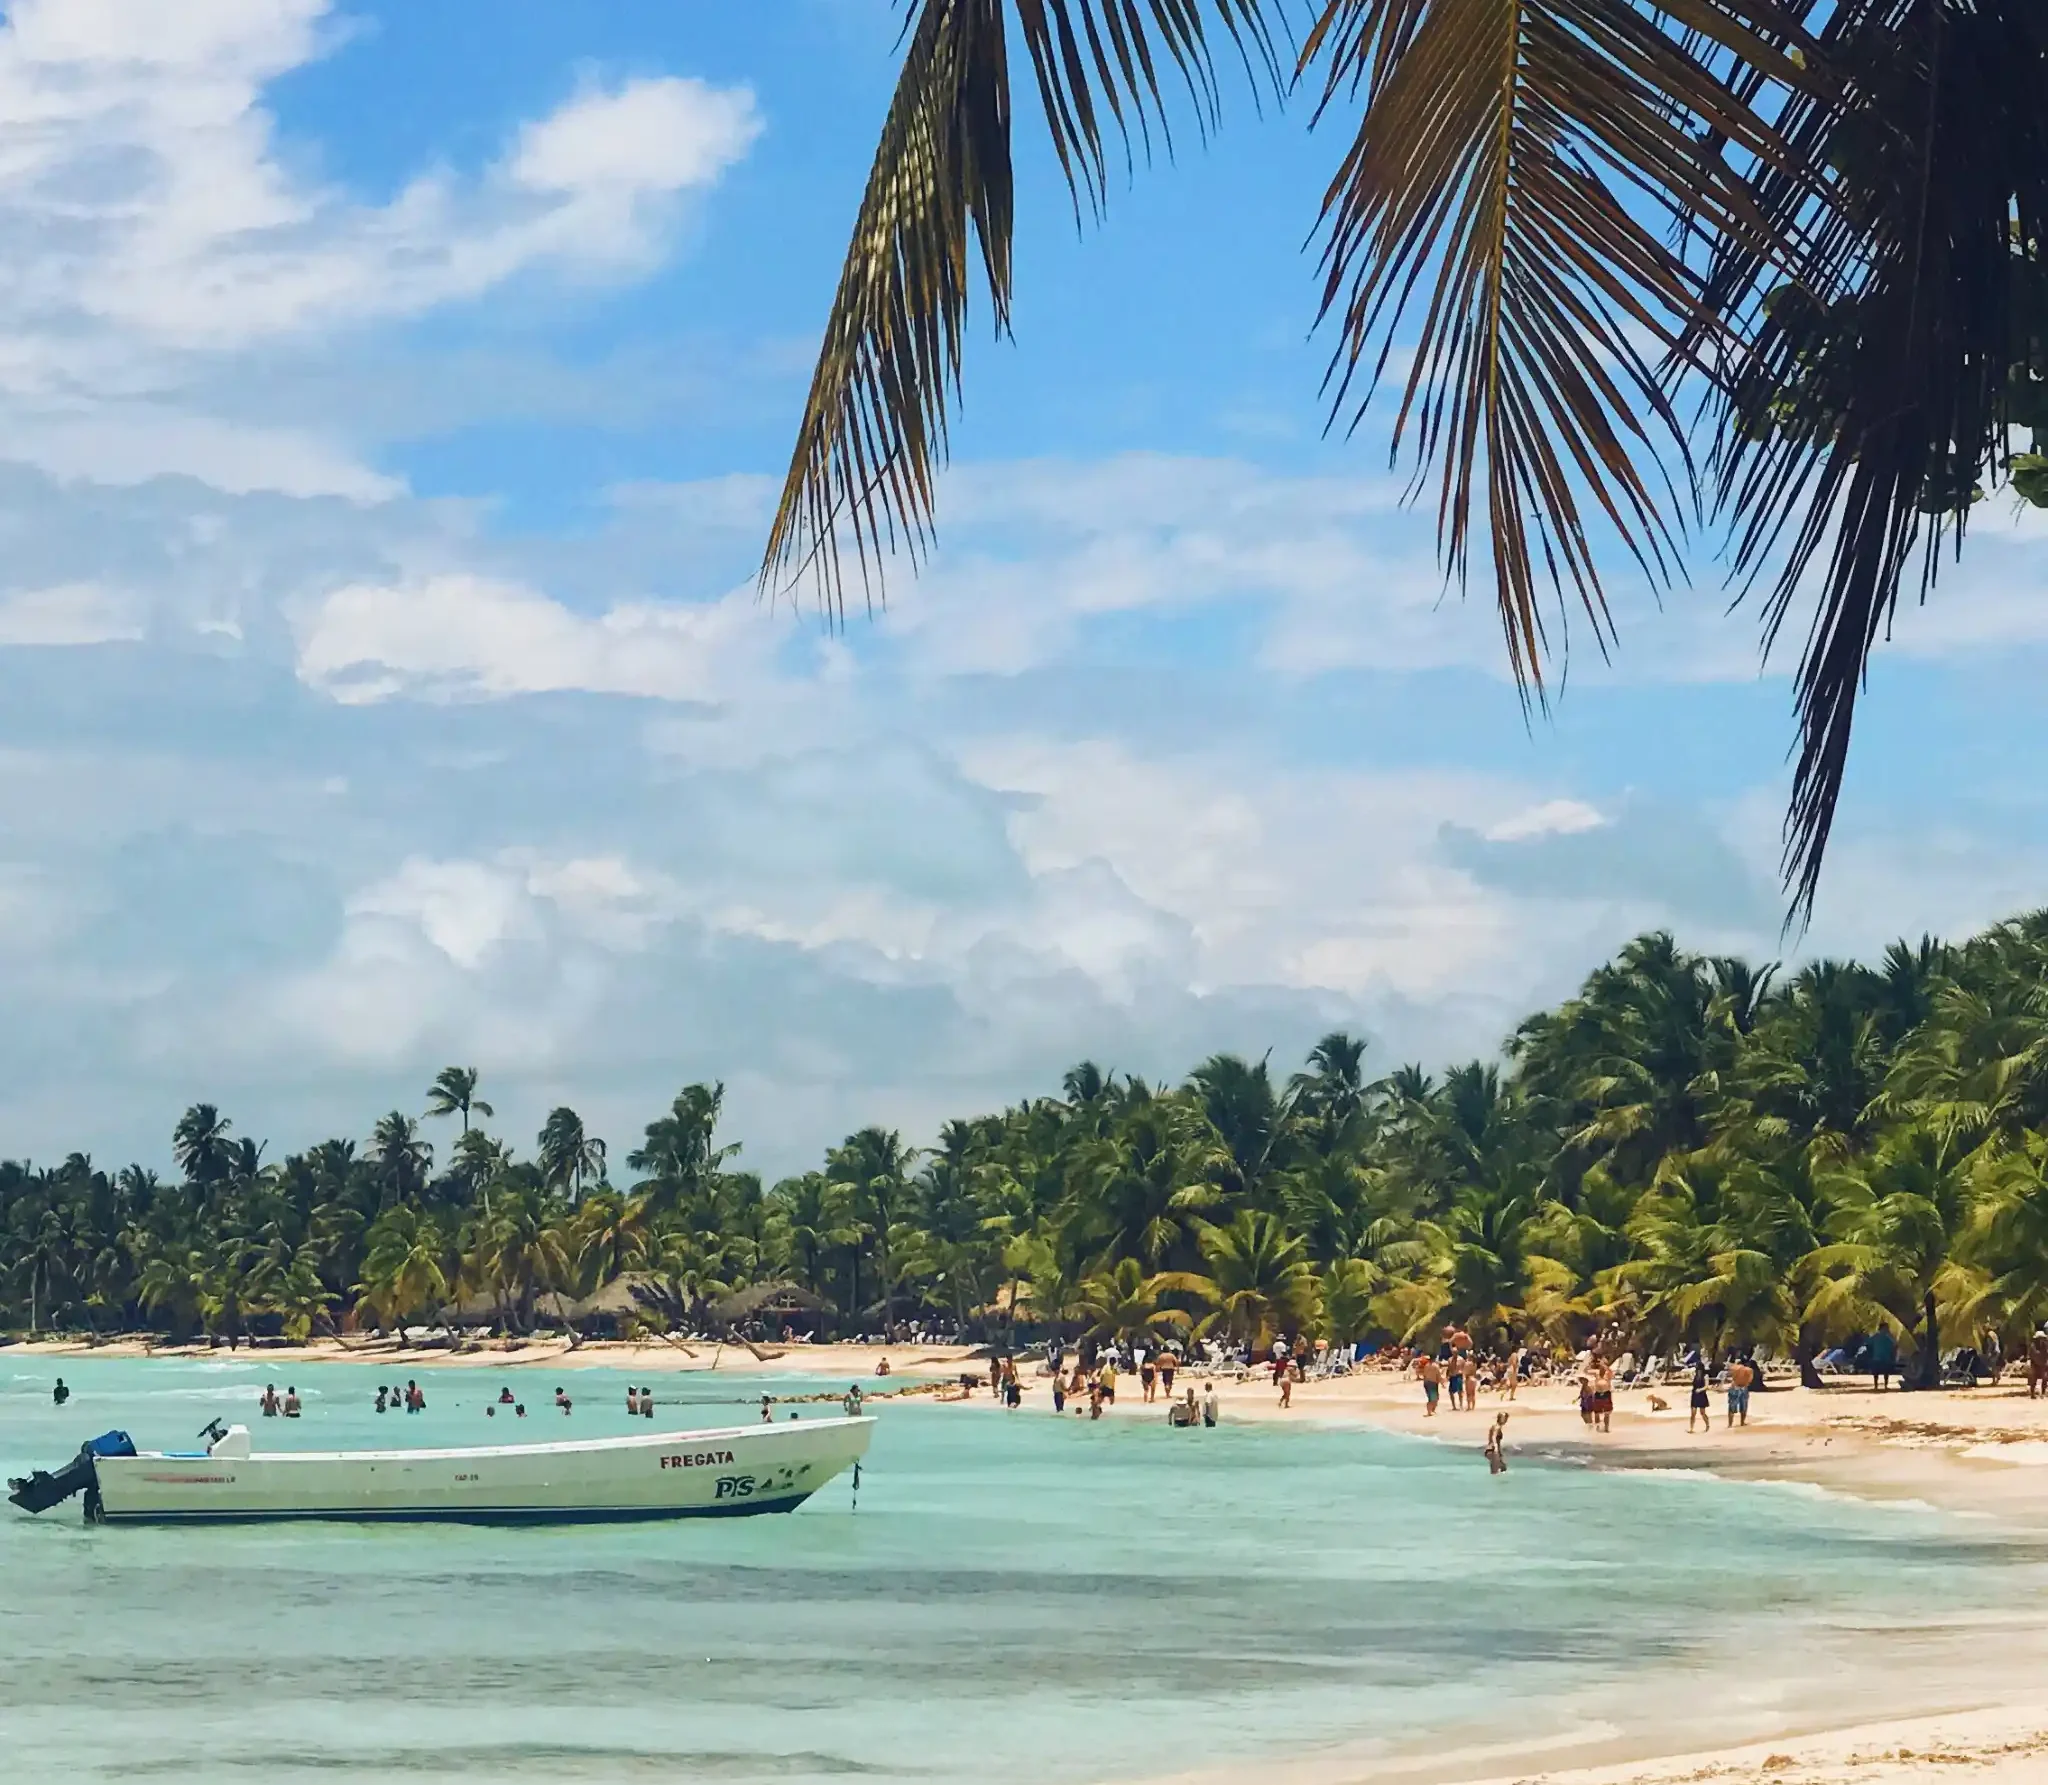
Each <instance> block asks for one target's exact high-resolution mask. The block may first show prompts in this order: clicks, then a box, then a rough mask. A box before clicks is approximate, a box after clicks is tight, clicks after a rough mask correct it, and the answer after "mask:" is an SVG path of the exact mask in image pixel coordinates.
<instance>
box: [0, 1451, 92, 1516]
mask: <svg viewBox="0 0 2048 1785" xmlns="http://www.w3.org/2000/svg"><path fill="white" fill-rule="evenodd" d="M99 1479H100V1478H99V1472H98V1471H97V1470H96V1469H95V1468H94V1467H93V1454H92V1446H91V1445H90V1444H86V1445H82V1446H81V1447H80V1448H79V1452H78V1454H77V1455H76V1456H75V1457H73V1458H72V1459H71V1461H70V1462H68V1463H66V1464H65V1465H64V1467H63V1468H61V1469H59V1470H57V1471H56V1472H55V1473H54V1474H53V1473H52V1472H51V1471H50V1470H48V1469H38V1470H37V1471H36V1472H35V1473H34V1474H33V1475H23V1476H17V1477H15V1478H13V1479H12V1480H10V1481H9V1482H8V1484H7V1486H8V1490H9V1492H8V1495H7V1497H8V1499H10V1500H12V1501H13V1502H14V1503H15V1505H17V1506H19V1507H20V1508H21V1509H22V1511H23V1512H48V1511H49V1510H50V1508H51V1507H53V1506H55V1505H57V1504H58V1503H59V1502H60V1501H64V1500H68V1499H70V1498H71V1496H72V1495H73V1494H75V1493H78V1492H80V1491H82V1490H83V1489H85V1488H93V1489H95V1490H97V1489H98V1487H99Z"/></svg>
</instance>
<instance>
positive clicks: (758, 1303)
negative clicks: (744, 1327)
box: [704, 1283, 839, 1327]
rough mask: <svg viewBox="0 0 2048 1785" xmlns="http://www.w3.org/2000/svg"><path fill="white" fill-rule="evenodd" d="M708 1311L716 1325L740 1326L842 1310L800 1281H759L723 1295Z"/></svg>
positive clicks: (711, 1320)
mask: <svg viewBox="0 0 2048 1785" xmlns="http://www.w3.org/2000/svg"><path fill="white" fill-rule="evenodd" d="M704 1312H705V1318H706V1319H708V1320H709V1321H710V1323H711V1324H712V1326H713V1327H729V1326H738V1325H739V1324H740V1322H741V1321H743V1320H758V1319H769V1320H779V1319H787V1318H788V1317H789V1316H791V1315H815V1314H836V1313H838V1312H839V1310H838V1309H837V1308H835V1307H834V1306H833V1305H832V1304H831V1303H830V1302H828V1301H827V1300H826V1299H825V1298H824V1297H823V1296H821V1295H813V1294H812V1293H811V1292H810V1291H809V1290H808V1289H806V1288H804V1287H803V1285H802V1284H800V1283H756V1284H754V1285H753V1287H752V1288H749V1289H741V1290H737V1291H735V1292H734V1293H733V1294H731V1295H726V1296H721V1297H719V1299H718V1300H717V1301H715V1302H713V1303H711V1304H710V1306H709V1307H707V1308H706V1309H705V1311H704Z"/></svg>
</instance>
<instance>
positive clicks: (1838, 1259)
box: [1807, 1125, 1979, 1388]
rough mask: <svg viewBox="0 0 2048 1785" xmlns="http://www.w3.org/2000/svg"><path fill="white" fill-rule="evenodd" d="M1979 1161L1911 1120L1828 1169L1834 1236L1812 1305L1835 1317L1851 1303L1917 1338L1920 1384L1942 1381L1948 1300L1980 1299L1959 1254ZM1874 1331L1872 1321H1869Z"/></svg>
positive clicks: (1818, 1271) (1815, 1257)
mask: <svg viewBox="0 0 2048 1785" xmlns="http://www.w3.org/2000/svg"><path fill="white" fill-rule="evenodd" d="M1975 1165H1976V1161H1974V1160H1973V1159H1972V1158H1971V1157H1970V1156H1969V1155H1968V1154H1967V1153H1964V1152H1962V1151H1961V1150H1959V1149H1958V1148H1957V1147H1956V1146H1955V1145H1954V1143H1953V1142H1952V1141H1950V1140H1948V1139H1947V1138H1945V1137H1944V1136H1943V1135H1942V1134H1940V1133H1938V1132H1937V1131H1935V1130H1934V1129H1931V1128H1925V1127H1920V1126H1917V1125H1915V1126H1910V1127H1906V1128H1902V1129H1899V1130H1896V1131H1895V1132H1893V1133H1891V1134H1889V1135H1887V1136H1886V1137H1885V1138H1884V1139H1883V1140H1882V1141H1880V1142H1879V1143H1878V1146H1877V1149H1876V1151H1875V1152H1874V1153H1873V1154H1872V1155H1871V1157H1870V1158H1869V1159H1868V1160H1866V1161H1859V1162H1857V1163H1856V1164H1854V1165H1850V1166H1845V1167H1843V1168H1842V1169H1840V1170H1838V1171H1834V1172H1831V1173H1829V1174H1827V1175H1826V1176H1825V1177H1824V1178H1823V1179H1822V1183H1821V1188H1822V1192H1823V1194H1824V1195H1825V1196H1826V1198H1827V1200H1828V1202H1829V1204H1830V1213H1829V1215H1828V1218H1827V1233H1828V1239H1827V1242H1826V1243H1825V1244H1823V1245H1821V1246H1818V1247H1816V1248H1815V1249H1814V1251H1813V1253H1812V1254H1811V1257H1810V1261H1809V1264H1808V1267H1807V1268H1808V1272H1809V1274H1810V1276H1811V1277H1812V1279H1813V1282H1814V1284H1815V1289H1814V1293H1813V1297H1812V1303H1811V1305H1812V1306H1813V1307H1814V1309H1815V1311H1816V1313H1817V1314H1819V1315H1820V1316H1822V1317H1826V1316H1827V1314H1828V1312H1829V1310H1830V1308H1831V1306H1832V1305H1836V1304H1845V1303H1846V1304H1849V1305H1850V1306H1852V1307H1853V1308H1854V1310H1855V1311H1856V1312H1858V1313H1862V1314H1874V1315H1875V1316H1876V1317H1877V1318H1878V1319H1879V1320H1881V1321H1882V1322H1883V1323H1884V1324H1885V1325H1887V1326H1890V1327H1891V1328H1892V1329H1893V1331H1895V1332H1896V1333H1897V1334H1898V1335H1899V1336H1900V1337H1901V1338H1903V1339H1905V1340H1906V1341H1907V1342H1908V1343H1909V1344H1911V1345H1912V1346H1913V1347H1914V1348H1915V1350H1916V1352H1917V1354H1918V1359H1919V1378H1920V1382H1919V1386H1921V1387H1922V1388H1934V1387H1936V1386H1937V1385H1938V1384H1939V1383H1940V1380H1941V1304H1942V1302H1944V1301H1948V1302H1950V1303H1951V1304H1962V1303H1965V1302H1967V1303H1969V1304H1971V1305H1975V1304H1976V1303H1977V1301H1978V1299H1979V1297H1978V1286H1977V1285H1976V1284H1975V1283H1974V1282H1973V1281H1972V1280H1971V1278H1970V1276H1969V1273H1968V1270H1967V1267H1966V1266H1965V1265H1964V1264H1963V1262H1962V1260H1961V1259H1960V1258H1959V1257H1958V1256H1957V1251H1958V1242H1959V1241H1961V1240H1962V1239H1963V1236H1964V1233H1965V1229H1966V1226H1967V1224H1968V1222H1969V1219H1970V1216H1971V1211H1972V1206H1973V1201H1974V1196H1973V1183H1972V1178H1973V1173H1974V1170H1975ZM1866 1330H1867V1329H1866Z"/></svg>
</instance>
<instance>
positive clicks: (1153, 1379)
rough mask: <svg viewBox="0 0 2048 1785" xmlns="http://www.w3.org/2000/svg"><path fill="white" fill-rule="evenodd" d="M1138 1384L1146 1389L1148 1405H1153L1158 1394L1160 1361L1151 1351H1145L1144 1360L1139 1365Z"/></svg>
mask: <svg viewBox="0 0 2048 1785" xmlns="http://www.w3.org/2000/svg"><path fill="white" fill-rule="evenodd" d="M1138 1386H1139V1387H1140V1388H1142V1389H1143V1390H1144V1391H1145V1402H1146V1405H1147V1406H1149V1405H1151V1403H1152V1402H1153V1401H1154V1400H1155V1399H1156V1398H1157V1396H1158V1390H1159V1363H1158V1360H1157V1359H1156V1358H1154V1357H1153V1355H1152V1353H1151V1352H1149V1351H1148V1352H1146V1353H1145V1357H1144V1361H1143V1362H1142V1363H1140V1364H1139V1365H1138Z"/></svg>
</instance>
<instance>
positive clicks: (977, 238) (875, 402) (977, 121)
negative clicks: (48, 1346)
mask: <svg viewBox="0 0 2048 1785" xmlns="http://www.w3.org/2000/svg"><path fill="white" fill-rule="evenodd" d="M915 4H916V10H915V13H914V16H913V17H912V18H911V20H910V21H909V23H908V25H907V27H906V32H905V47H904V58H903V68H902V72H901V74H900V75H899V76H898V79H897V83H896V90H895V94H894V96H893V97H892V99H891V100H890V104H889V111H888V115H887V117H886V119H885V120H884V122H883V126H882V134H881V140H880V142H879V143H878V144H877V146H876V149H875V158H874V163H873V165H872V167H871V168H870V170H869V173H868V182H867V188H866V190H865V192H864V193H863V194H862V197H861V204H860V210H859V213H858V215H857V216H856V218H855V221H854V228H853V241H852V243H851V245H850V246H849V247H848V249H847V252H846V261H845V265H844V266H843V268H842V269H841V271H840V275H839V287H838V290H837V292H836V293H835V294H834V297H833V300H832V309H831V312H830V315H829V316H828V317H827V320H826V323H825V336H824V342H823V345H822V346H821V347H820V349H819V353H818V363H817V368H816V370H815V371H814V373H813V374H812V378H811V388H810V394H809V396H808V398H807V399H806V401H805V404H804V414H803V421H802V424H801V426H800V427H799V429H798V432H797V441H796V448H795V451H794V453H793V454H792V456H791V459H790V466H789V472H788V475H787V477H786V478H785V479H784V482H783V488H782V497H781V501H780V502H779V503H778V505H777V507H776V511H775V520H774V523H773V525H772V527H771V528H770V531H769V535H768V544H767V548H766V552H765V554H764V557H763V561H762V567H761V581H762V585H763V587H764V588H765V587H777V588H788V587H791V586H793V585H796V584H800V583H810V584H811V585H812V586H813V587H814V588H815V590H816V593H817V596H818V599H819V602H820V604H821V605H822V606H823V608H824V609H825V611H826V613H827V614H828V616H830V617H831V618H833V619H835V620H837V619H839V618H842V617H843V616H844V613H845V607H846V593H847V590H846V579H845V574H844V567H843V565H842V563H841V550H842V546H843V545H845V544H847V543H849V542H850V544H851V545H852V548H853V552H854V556H855V558H856V561H857V570H858V578H859V582H860V585H861V589H862V594H863V597H864V599H865V600H866V601H867V602H868V603H869V604H870V605H872V603H873V601H874V600H875V599H876V597H877V595H878V593H879V592H880V590H881V587H882V576H883V573H884V570H885V567H886V564H887V561H888V560H889V558H890V557H891V556H893V555H894V554H895V553H896V552H897V551H899V550H900V551H902V552H903V553H904V554H905V555H906V556H907V557H908V558H909V559H910V561H911V562H912V563H913V564H915V563H916V562H917V561H918V560H919V559H920V558H921V557H922V556H923V555H924V553H925V552H926V551H927V550H928V549H929V547H930V544H931V541H932V536H933V532H932V530H933V523H934V519H935V510H934V495H935V484H936V479H937V475H938V472H939V470H940V468H941V467H942V466H943V465H944V463H945V461H946V456H947V446H948V441H947V422H948V415H949V411H950V409H951V406H952V404H953V403H954V402H955V401H957V399H958V396H959V384H960V368H961V355H962V336H963V333H964V330H965V326H966V320H967V306H968V296H969V285H970V272H969V256H970V240H969V238H970V235H971V236H972V248H973V249H975V250H978V252H979V258H980V262H981V272H982V279H983V283H984V284H985V285H986V287H987V290H988V295H989V300H990V304H991V307H992V309H993V312H994V322H995V332H996V334H997V335H998V336H1001V335H1004V334H1007V333H1008V331H1009V326H1010V291H1011V283H1010V281H1011V264H1010V251H1011V238H1012V232H1013V226H1014V220H1015V186H1014V176H1013V171H1012V163H1011V143H1010V125H1011V106H1012V94H1011V90H1010V66H1009V47H1008V39H1007V34H1006V10H1007V5H1008V0H915ZM1278 5H1279V0H1014V9H1015V13H1016V18H1017V29H1018V31H1019V32H1020V34H1021V36H1022V38H1023V42H1024V47H1025V50H1026V52H1027V54H1028V55H1029V57H1030V60H1031V65H1032V70H1033V73H1034V75H1035V77H1036V82H1037V87H1038V93H1039V98H1040V100H1041V102H1042V103H1043V105H1044V108H1045V114H1046V122H1047V125H1048V127H1049V129H1050V131H1051V134H1052V140H1053V148H1054V151H1055V153H1056V154H1057V156H1058V158H1059V162H1060V166H1061V169H1062V171H1063V172H1064V173H1065V175H1066V179H1067V183H1068V186H1069V188H1070V189H1071V190H1072V192H1073V194H1074V199H1075V203H1076V206H1077V207H1078V206H1079V205H1080V204H1081V203H1082V202H1083V200H1084V199H1085V200H1086V201H1087V203H1088V204H1089V206H1090V208H1091V209H1094V210H1097V211H1099V210H1100V209H1101V206H1102V202H1103V199H1104V197H1105V195H1106V192H1107V183H1108V161H1107V157H1106V152H1105V146H1106V143H1107V141H1108V140H1109V139H1110V137H1111V135H1112V133H1114V135H1115V136H1116V137H1117V138H1118V139H1119V140H1121V141H1122V143H1123V145H1124V147H1125V150H1126V153H1127V154H1128V153H1129V151H1130V150H1131V147H1132V133H1133V131H1135V132H1136V133H1137V138H1138V143H1139V146H1140V147H1141V148H1142V149H1143V150H1144V152H1145V153H1147V154H1149V153H1150V152H1151V148H1152V134H1153V132H1154V130H1157V131H1158V132H1159V133H1160V139H1161V141H1162V143H1165V142H1167V141H1169V137H1168V104H1167V99H1166V96H1165V93H1164V92H1163V90H1162V85H1161V77H1162V73H1163V71H1165V70H1169V69H1170V70H1171V71H1173V73H1174V74H1176V75H1177V76H1178V77H1179V79H1180V80H1181V82H1182V84H1183V85H1184V86H1185V87H1186V89H1187V91H1188V93H1189V95H1190V96H1191V98H1192V100H1193V102H1194V104H1195V107H1196V112H1197V116H1198V119H1199V120H1200V122H1201V123H1202V124H1203V126H1204V127H1205V128H1206V127H1207V125H1208V123H1209V122H1210V121H1211V120H1213V118H1214V116H1215V111H1216V104H1217V97H1218V87H1217V76H1216V70H1215V63H1214V57H1213V53H1212V39H1213V38H1215V37H1217V36H1221V37H1222V38H1224V39H1226V40H1227V41H1228V42H1230V43H1231V44H1233V45H1235V47H1236V48H1237V49H1238V50H1239V52H1240V54H1241V55H1242V57H1243V59H1244V62H1245V65H1246V67H1247V69H1248V70H1251V71H1253V72H1263V74H1264V75H1265V76H1266V77H1268V78H1269V79H1270V80H1271V81H1272V83H1273V84H1274V86H1275V87H1276V89H1277V87H1278V84H1279V78H1280V77H1279V64H1278V61H1277V59H1276V56H1275V53H1274V39H1273V36H1272V31H1271V27H1270V25H1269V23H1268V14H1269V12H1272V11H1274V10H1277V8H1278Z"/></svg>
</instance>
